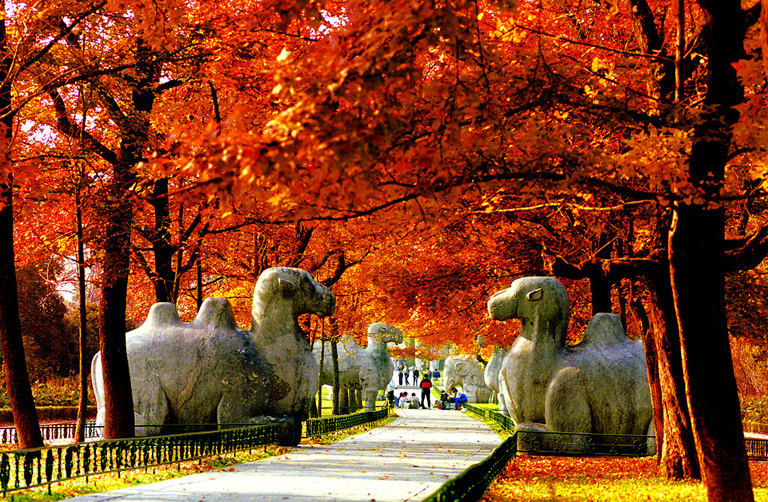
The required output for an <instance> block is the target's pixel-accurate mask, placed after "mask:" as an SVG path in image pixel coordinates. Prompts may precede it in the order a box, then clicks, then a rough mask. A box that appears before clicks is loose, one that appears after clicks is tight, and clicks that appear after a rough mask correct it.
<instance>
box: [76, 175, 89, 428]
mask: <svg viewBox="0 0 768 502" xmlns="http://www.w3.org/2000/svg"><path fill="white" fill-rule="evenodd" d="M81 202H82V201H81V198H80V188H79V187H78V188H77V191H76V192H75V211H76V216H77V287H78V292H79V294H80V300H79V306H80V330H79V334H78V345H79V352H80V397H79V399H78V402H77V426H76V429H75V442H77V443H82V442H83V441H85V420H86V415H87V413H88V367H89V365H88V363H89V361H86V353H87V345H86V340H87V335H88V329H87V326H88V318H87V315H86V301H85V300H86V298H85V295H86V292H85V252H84V250H83V210H82V206H81Z"/></svg>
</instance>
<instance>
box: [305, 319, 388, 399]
mask: <svg viewBox="0 0 768 502" xmlns="http://www.w3.org/2000/svg"><path fill="white" fill-rule="evenodd" d="M402 342H403V332H402V331H401V330H399V329H397V328H395V327H394V326H390V325H389V324H385V323H383V322H375V323H373V324H371V325H370V326H368V346H367V347H366V348H362V347H361V346H360V345H358V344H357V342H355V340H354V339H350V340H348V341H347V342H346V343H344V344H343V345H342V346H341V348H340V350H339V351H338V353H339V387H341V388H342V389H350V390H362V398H363V401H364V402H365V409H366V411H373V410H374V409H375V408H376V395H377V394H378V392H379V390H385V389H386V388H387V384H388V383H389V382H390V380H391V379H392V373H393V372H394V371H395V367H394V364H392V358H391V357H390V355H389V351H388V350H387V344H388V343H395V344H399V343H402ZM313 352H314V354H315V359H316V361H317V362H318V364H319V362H320V354H321V346H320V342H315V345H314V347H313ZM320 385H333V360H332V359H331V355H330V350H329V349H328V348H326V349H325V356H324V359H323V372H322V377H321V379H320Z"/></svg>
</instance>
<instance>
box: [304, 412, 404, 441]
mask: <svg viewBox="0 0 768 502" xmlns="http://www.w3.org/2000/svg"><path fill="white" fill-rule="evenodd" d="M388 414H389V408H386V407H384V408H381V409H378V410H376V411H359V412H357V413H353V414H351V415H338V416H334V417H327V418H310V419H309V420H307V421H306V422H305V423H306V432H305V434H304V435H305V436H306V437H314V436H320V435H322V434H328V433H329V432H334V431H338V430H343V429H349V428H350V427H356V426H358V425H363V424H367V423H369V422H377V421H379V420H384V419H385V418H387V416H388Z"/></svg>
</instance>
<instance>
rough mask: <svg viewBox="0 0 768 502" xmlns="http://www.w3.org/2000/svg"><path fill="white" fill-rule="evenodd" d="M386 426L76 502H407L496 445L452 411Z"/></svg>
mask: <svg viewBox="0 0 768 502" xmlns="http://www.w3.org/2000/svg"><path fill="white" fill-rule="evenodd" d="M396 411H397V414H398V418H397V420H395V421H394V422H392V423H391V424H388V425H385V426H382V427H377V428H376V429H374V430H372V431H369V432H367V433H365V434H359V435H357V436H354V437H350V438H347V439H344V440H342V441H338V442H336V443H332V444H319V445H306V446H304V445H300V446H298V447H296V448H294V449H292V450H291V451H290V452H289V453H287V454H285V455H282V456H277V457H272V458H269V459H265V460H259V461H256V462H249V463H245V464H240V465H237V466H234V470H232V471H224V472H206V473H201V474H193V475H190V476H185V477H183V478H178V479H172V480H167V481H161V482H159V483H154V484H150V485H143V486H136V487H131V488H124V489H121V490H115V491H110V492H104V493H97V494H93V495H85V496H81V497H75V498H72V499H68V500H70V501H77V502H107V501H110V502H111V501H131V502H136V501H146V502H149V501H161V502H165V501H192V502H203V501H205V502H212V501H227V502H245V501H260V502H278V501H279V502H309V501H321V502H326V501H327V502H330V501H334V502H342V501H350V502H352V501H355V502H373V501H376V502H387V501H391V502H404V501H419V500H423V499H425V498H426V497H428V496H429V495H431V494H432V493H434V492H435V491H437V489H438V488H440V486H442V484H443V483H445V482H446V481H447V480H448V479H451V478H453V477H456V476H457V475H458V474H459V473H461V472H462V471H463V470H464V469H466V468H467V467H469V466H470V465H472V464H475V463H477V462H480V461H481V460H483V459H485V458H486V457H487V456H488V455H489V454H490V452H491V451H492V450H493V449H494V448H496V447H497V446H498V445H499V444H501V440H500V439H499V437H498V436H497V435H496V433H495V432H493V431H492V430H491V429H490V428H489V427H488V426H487V425H485V424H484V423H483V422H480V421H478V420H474V419H472V418H470V417H468V416H466V414H465V413H462V412H459V411H454V410H450V411H448V410H446V411H443V410H437V409H432V410H402V409H397V410H396Z"/></svg>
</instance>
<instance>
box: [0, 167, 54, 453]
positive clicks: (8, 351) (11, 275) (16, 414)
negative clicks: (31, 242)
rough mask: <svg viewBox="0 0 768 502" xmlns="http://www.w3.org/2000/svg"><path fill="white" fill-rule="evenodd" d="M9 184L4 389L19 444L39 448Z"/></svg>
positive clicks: (5, 197) (4, 236) (2, 238)
mask: <svg viewBox="0 0 768 502" xmlns="http://www.w3.org/2000/svg"><path fill="white" fill-rule="evenodd" d="M6 166H7V165H6ZM6 166H3V167H6ZM12 187H13V183H12V181H11V176H10V174H8V175H6V176H5V179H4V180H3V181H2V183H0V208H1V209H0V343H1V344H2V354H3V366H4V368H5V389H6V391H7V392H8V398H9V400H10V402H11V411H12V412H13V420H14V421H15V422H16V433H17V435H18V437H19V447H21V448H40V447H42V446H44V445H43V437H42V435H41V434H40V422H39V421H38V418H37V410H36V409H35V400H34V398H33V397H32V387H31V386H30V385H29V374H28V372H27V362H26V359H25V358H24V345H23V343H22V338H21V321H20V319H19V299H18V291H17V289H16V269H15V268H14V267H15V263H14V250H13V195H12V190H13V188H12Z"/></svg>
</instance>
